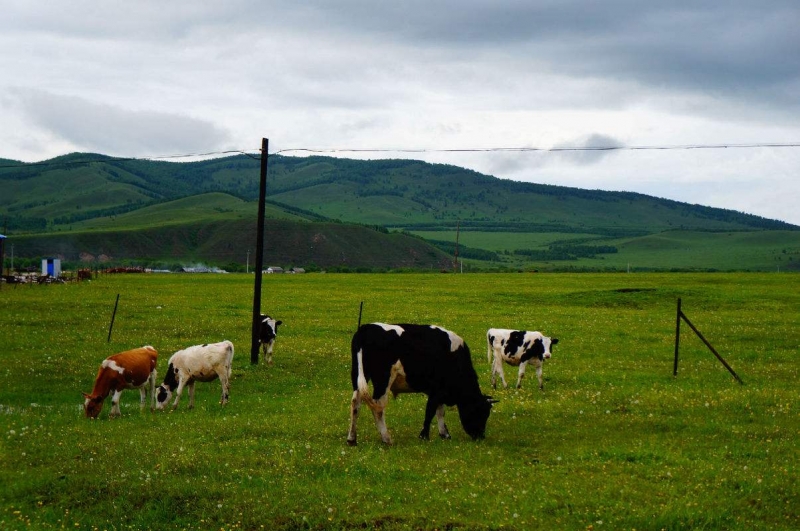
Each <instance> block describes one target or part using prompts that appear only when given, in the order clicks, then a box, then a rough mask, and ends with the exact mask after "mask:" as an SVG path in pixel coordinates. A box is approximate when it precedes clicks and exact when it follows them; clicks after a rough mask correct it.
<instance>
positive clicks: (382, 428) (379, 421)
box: [370, 391, 392, 444]
mask: <svg viewBox="0 0 800 531" xmlns="http://www.w3.org/2000/svg"><path fill="white" fill-rule="evenodd" d="M388 402H389V393H388V391H387V393H386V394H385V395H383V396H382V397H381V398H380V400H376V401H375V405H374V406H372V407H370V409H372V416H373V417H375V427H376V428H378V433H380V434H381V440H382V441H383V442H385V443H386V444H392V437H391V436H390V435H389V429H388V428H387V427H386V418H385V413H386V404H387V403H388Z"/></svg>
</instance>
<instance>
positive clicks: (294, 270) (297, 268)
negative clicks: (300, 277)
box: [292, 267, 306, 273]
mask: <svg viewBox="0 0 800 531" xmlns="http://www.w3.org/2000/svg"><path fill="white" fill-rule="evenodd" d="M305 272H306V270H305V269H303V268H302V267H293V268H292V273H305Z"/></svg>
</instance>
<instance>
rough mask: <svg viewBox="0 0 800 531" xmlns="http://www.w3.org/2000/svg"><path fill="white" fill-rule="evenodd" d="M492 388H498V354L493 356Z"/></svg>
mask: <svg viewBox="0 0 800 531" xmlns="http://www.w3.org/2000/svg"><path fill="white" fill-rule="evenodd" d="M492 389H497V355H496V354H493V357H492Z"/></svg>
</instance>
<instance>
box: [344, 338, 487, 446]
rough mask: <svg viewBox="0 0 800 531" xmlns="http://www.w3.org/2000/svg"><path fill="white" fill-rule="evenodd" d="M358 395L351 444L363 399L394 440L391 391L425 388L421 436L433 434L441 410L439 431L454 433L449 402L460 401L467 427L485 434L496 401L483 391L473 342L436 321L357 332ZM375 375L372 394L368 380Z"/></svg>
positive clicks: (354, 375)
mask: <svg viewBox="0 0 800 531" xmlns="http://www.w3.org/2000/svg"><path fill="white" fill-rule="evenodd" d="M351 352H352V368H351V370H350V380H351V383H352V384H353V399H352V402H351V405H350V431H349V433H348V435H347V444H349V445H351V446H355V444H356V421H357V419H358V410H359V408H360V406H361V401H362V400H364V401H365V402H366V403H367V406H368V407H369V408H370V409H371V410H372V414H373V416H374V417H375V425H376V426H377V428H378V432H380V435H381V439H382V440H383V442H385V443H386V444H392V438H391V436H390V435H389V431H388V429H387V428H386V422H385V420H384V411H385V409H386V404H387V402H388V400H389V392H390V391H391V392H392V394H393V395H395V396H396V395H397V394H399V393H425V394H426V395H428V404H427V406H426V408H425V421H424V423H423V425H422V431H421V432H420V434H419V437H420V439H428V438H429V434H430V427H431V420H432V419H433V416H434V415H436V418H437V421H438V425H439V435H440V436H441V437H442V438H443V439H449V438H450V433H449V431H448V430H447V426H446V425H445V423H444V406H445V405H447V406H453V405H455V406H457V407H458V415H459V418H460V419H461V425H462V426H463V428H464V431H466V432H467V434H468V435H469V436H470V437H472V438H473V439H482V438H483V437H484V433H485V431H486V421H487V420H488V418H489V413H490V412H491V409H492V403H493V402H495V401H494V400H492V398H491V397H490V396H486V395H484V394H483V393H481V390H480V387H479V386H478V374H477V373H476V372H475V369H474V368H473V366H472V358H471V357H470V352H469V347H468V346H467V344H466V343H465V342H464V340H463V339H461V338H460V337H459V336H457V335H456V334H454V333H453V332H450V331H449V330H445V329H444V328H440V327H438V326H432V325H418V324H399V325H387V324H383V323H372V324H366V325H363V326H362V327H361V328H359V329H358V331H357V332H356V333H355V335H353V341H352V344H351ZM370 380H371V381H372V386H373V392H372V394H371V395H370V393H369V388H368V386H367V383H368V382H369V381H370Z"/></svg>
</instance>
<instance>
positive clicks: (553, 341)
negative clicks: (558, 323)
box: [550, 337, 558, 345]
mask: <svg viewBox="0 0 800 531" xmlns="http://www.w3.org/2000/svg"><path fill="white" fill-rule="evenodd" d="M550 344H551V345H558V338H557V337H554V338H553V339H551V340H550Z"/></svg>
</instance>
